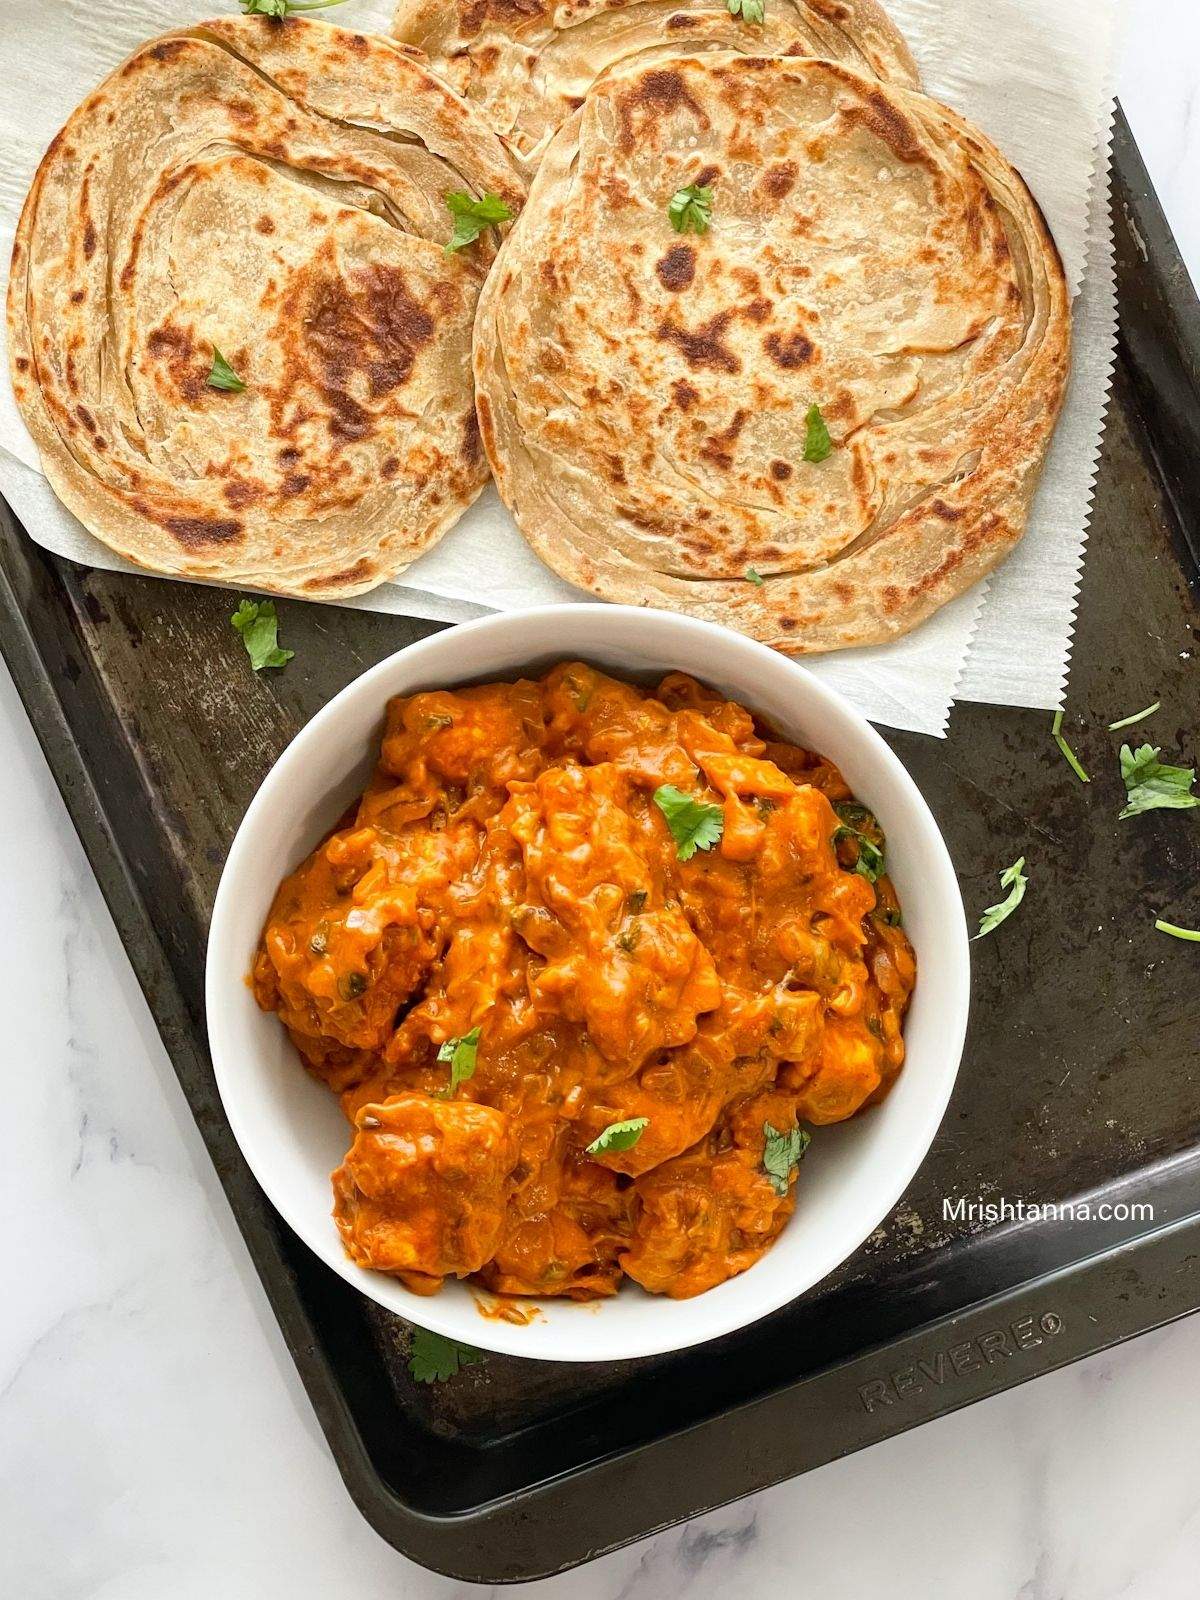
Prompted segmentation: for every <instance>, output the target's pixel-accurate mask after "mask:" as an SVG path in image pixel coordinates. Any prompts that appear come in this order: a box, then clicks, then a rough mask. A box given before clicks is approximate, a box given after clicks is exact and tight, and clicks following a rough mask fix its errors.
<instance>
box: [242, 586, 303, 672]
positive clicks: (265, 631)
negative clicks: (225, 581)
mask: <svg viewBox="0 0 1200 1600" xmlns="http://www.w3.org/2000/svg"><path fill="white" fill-rule="evenodd" d="M229 620H230V622H231V623H232V624H233V626H234V627H235V628H236V629H237V631H238V632H239V633H240V634H241V636H242V643H243V644H244V645H245V646H246V654H247V655H248V656H249V657H250V665H251V666H252V667H253V668H254V670H255V672H261V671H262V669H263V668H264V667H282V666H286V665H287V663H288V662H289V661H290V660H291V659H292V657H293V656H294V655H295V654H296V652H295V651H294V650H283V649H281V648H280V645H279V619H278V617H277V616H276V615H275V602H274V601H273V600H243V601H242V602H241V603H240V604H239V606H238V608H237V610H236V611H235V612H234V614H233V615H232V616H231V617H230V619H229Z"/></svg>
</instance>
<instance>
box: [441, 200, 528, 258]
mask: <svg viewBox="0 0 1200 1600" xmlns="http://www.w3.org/2000/svg"><path fill="white" fill-rule="evenodd" d="M446 204H447V206H448V207H449V208H450V215H451V216H452V217H453V218H454V232H453V234H452V235H451V236H450V243H449V244H448V245H447V246H446V254H447V255H448V256H452V255H453V254H454V252H455V251H456V250H462V249H463V248H464V247H465V246H466V245H469V244H474V243H475V241H476V239H478V237H479V235H480V234H481V233H482V232H483V230H484V229H485V228H493V227H495V225H496V224H497V223H498V222H508V221H509V220H510V219H511V217H512V212H511V211H510V210H509V209H508V207H507V206H506V205H505V203H504V201H503V200H501V198H500V196H499V195H498V194H492V193H490V192H489V193H487V194H485V195H484V197H483V199H482V200H476V198H475V197H474V195H470V194H468V193H467V191H466V190H465V189H455V190H453V191H452V192H451V193H450V194H448V195H447V196H446Z"/></svg>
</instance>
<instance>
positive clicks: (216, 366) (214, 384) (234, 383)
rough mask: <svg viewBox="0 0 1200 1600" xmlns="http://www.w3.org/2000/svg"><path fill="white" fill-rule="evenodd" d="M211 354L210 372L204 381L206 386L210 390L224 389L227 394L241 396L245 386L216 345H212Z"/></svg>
mask: <svg viewBox="0 0 1200 1600" xmlns="http://www.w3.org/2000/svg"><path fill="white" fill-rule="evenodd" d="M212 353H213V358H212V370H211V371H210V373H209V374H208V377H207V378H206V379H205V380H204V381H205V383H207V384H208V387H209V388H210V389H224V390H226V391H227V392H228V393H229V394H241V393H242V391H243V390H244V389H245V387H246V385H245V384H244V383H243V382H242V380H241V379H240V378H239V377H238V375H237V373H236V372H235V371H234V370H233V368H232V367H231V366H230V365H229V363H228V361H226V359H225V357H224V356H223V355H222V354H221V352H220V351H219V350H218V349H217V347H216V345H213V347H212Z"/></svg>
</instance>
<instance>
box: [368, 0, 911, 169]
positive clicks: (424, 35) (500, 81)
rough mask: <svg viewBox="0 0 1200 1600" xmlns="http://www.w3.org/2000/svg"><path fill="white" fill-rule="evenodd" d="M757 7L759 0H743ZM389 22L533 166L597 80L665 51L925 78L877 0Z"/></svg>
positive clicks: (619, 7)
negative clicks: (740, 10) (813, 59)
mask: <svg viewBox="0 0 1200 1600" xmlns="http://www.w3.org/2000/svg"><path fill="white" fill-rule="evenodd" d="M746 8H747V10H750V11H751V14H752V15H753V14H754V12H755V9H756V0H746ZM393 32H394V33H395V35H396V37H397V38H398V39H401V40H403V41H404V43H406V44H410V45H416V46H417V47H418V48H419V49H421V50H423V51H425V53H426V54H427V55H428V56H429V58H430V62H431V64H432V66H433V68H434V70H435V71H436V72H439V73H440V74H441V75H442V76H443V77H445V78H446V79H447V81H448V82H450V83H452V84H453V85H454V87H455V88H456V89H457V90H458V92H459V93H460V94H462V95H465V96H466V98H467V99H468V100H470V101H471V102H472V104H473V105H476V106H478V107H479V109H480V110H481V111H482V112H483V114H484V116H486V118H487V119H488V121H489V122H490V123H491V125H492V127H493V128H494V129H495V130H496V132H497V133H498V134H500V135H501V137H502V138H503V139H504V140H505V141H506V142H507V143H508V145H509V147H510V148H511V149H512V150H513V152H514V153H515V154H516V155H517V156H518V158H519V159H520V160H521V161H522V162H523V163H524V164H525V165H526V166H527V168H529V169H530V170H532V168H534V167H536V165H537V163H538V161H539V160H540V159H541V155H542V152H543V151H544V150H545V148H546V145H547V144H548V143H549V141H550V139H551V138H552V136H553V135H554V134H555V133H556V132H557V131H558V129H559V128H560V127H561V126H562V124H563V123H564V122H565V121H566V120H567V118H568V117H569V116H570V115H571V114H572V112H574V111H575V110H576V109H577V108H578V106H579V105H580V104H581V102H582V100H583V97H584V95H586V94H587V93H588V91H589V90H590V89H591V87H592V85H593V84H594V83H596V82H597V81H598V80H600V79H601V78H603V77H605V76H606V75H607V74H608V73H610V72H612V71H614V70H616V69H618V68H619V69H622V70H623V69H625V68H627V67H629V66H637V67H643V66H650V65H653V64H654V63H655V60H656V59H657V58H665V57H668V56H677V55H698V54H700V53H701V52H702V51H706V50H736V51H739V52H741V53H742V54H745V55H798V56H821V57H823V58H824V59H826V60H828V61H840V62H842V63H843V64H844V65H846V66H849V67H853V68H854V69H855V70H856V71H859V72H865V73H868V74H873V75H875V76H877V77H880V78H887V79H889V80H890V81H892V82H896V83H901V84H905V85H907V86H908V87H910V88H917V87H919V83H918V78H917V68H916V64H915V63H914V61H913V58H912V56H911V54H910V53H909V49H908V46H907V45H906V44H905V42H904V40H903V38H902V37H901V35H900V33H899V32H898V31H897V29H896V28H895V27H893V25H892V23H891V22H890V21H889V20H888V18H887V16H886V15H885V14H884V12H883V11H882V10H881V9H880V7H879V5H878V4H877V3H876V0H767V4H766V6H765V9H764V11H763V16H762V20H761V22H752V21H750V20H747V19H746V18H744V17H742V16H741V15H738V16H733V15H731V14H730V8H729V6H728V5H727V4H726V0H636V3H634V4H626V3H625V0H567V3H565V4H556V3H554V0H400V3H399V6H398V9H397V11H396V20H395V22H394V24H393Z"/></svg>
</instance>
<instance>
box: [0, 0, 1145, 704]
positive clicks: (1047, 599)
mask: <svg viewBox="0 0 1200 1600" xmlns="http://www.w3.org/2000/svg"><path fill="white" fill-rule="evenodd" d="M447 3H450V0H447ZM768 3H769V0H768ZM1120 5H1121V0H890V10H891V11H892V13H893V15H894V17H895V19H896V21H897V22H898V23H899V25H900V26H901V27H902V28H903V29H904V31H905V33H906V34H907V36H908V38H909V41H910V43H911V45H912V47H913V51H914V54H915V55H916V57H917V60H918V62H919V64H920V66H921V70H922V73H923V75H924V79H925V85H926V88H927V90H928V91H929V92H930V93H931V94H933V95H935V96H937V97H938V98H939V99H943V100H945V101H946V102H947V103H949V104H951V105H953V106H954V107H955V108H956V109H958V110H959V111H962V112H963V113H965V114H966V115H967V116H969V117H971V118H972V119H973V120H974V121H976V122H977V123H979V124H980V126H981V127H982V128H983V129H984V130H985V131H986V132H987V133H989V134H990V135H991V136H992V137H993V138H994V139H995V140H996V142H997V143H998V144H999V145H1000V146H1001V148H1002V149H1003V150H1004V151H1005V153H1006V154H1007V155H1008V156H1009V158H1010V159H1011V160H1012V161H1013V162H1014V163H1015V164H1016V165H1017V166H1018V167H1019V168H1020V169H1021V171H1022V172H1023V173H1024V174H1025V177H1026V179H1027V180H1028V182H1029V184H1030V187H1031V189H1032V190H1033V192H1034V194H1035V195H1036V197H1037V199H1038V201H1039V202H1040V204H1041V206H1042V209H1043V210H1044V211H1045V213H1046V216H1047V219H1048V221H1049V223H1050V226H1051V228H1052V230H1053V232H1054V236H1055V238H1056V239H1057V241H1058V246H1059V249H1060V251H1061V252H1062V256H1063V261H1064V264H1065V266H1066V270H1067V276H1068V279H1069V281H1070V284H1071V287H1072V289H1073V290H1074V291H1077V292H1078V293H1079V299H1078V301H1077V307H1076V309H1077V314H1078V325H1077V330H1076V334H1077V339H1076V366H1075V376H1074V379H1073V382H1072V386H1071V391H1070V395H1069V398H1068V403H1067V408H1066V413H1065V415H1064V418H1063V423H1062V426H1061V427H1060V429H1059V433H1058V436H1057V439H1056V442H1055V447H1054V450H1053V453H1052V456H1051V460H1050V462H1049V465H1048V468H1047V472H1046V477H1045V480H1044V482H1043V485H1042V489H1041V492H1040V494H1039V497H1038V500H1037V504H1036V506H1035V508H1034V514H1033V518H1032V521H1031V525H1030V531H1029V533H1028V535H1027V536H1026V538H1025V540H1024V541H1023V543H1022V545H1021V546H1020V547H1019V549H1018V551H1017V552H1016V554H1015V555H1014V556H1013V557H1012V558H1011V559H1010V560H1009V561H1008V562H1007V563H1006V564H1005V566H1004V567H1003V568H1001V569H1000V571H999V572H998V573H996V574H994V575H993V577H992V578H991V579H990V580H989V582H988V583H985V584H981V585H979V586H978V587H977V588H976V589H975V590H974V591H972V592H971V593H970V594H967V595H964V596H963V597H962V598H961V599H959V600H957V601H955V602H954V604H953V605H949V606H946V607H945V608H943V610H942V611H940V612H939V613H938V615H937V616H935V617H933V618H931V619H930V621H929V622H927V623H926V624H924V626H923V627H921V628H919V629H917V630H916V631H915V632H914V633H912V634H910V635H909V636H908V637H907V638H905V639H901V640H898V641H897V642H896V643H894V644H891V645H887V646H885V647H881V648H876V649H865V650H846V651H841V652H839V653H838V654H836V655H830V656H824V657H812V658H806V660H805V664H806V665H808V666H810V667H811V668H812V670H813V671H814V672H816V673H818V674H819V675H820V676H821V677H822V678H823V679H825V680H826V681H827V682H829V683H831V684H832V685H833V686H834V687H835V688H837V689H840V690H841V691H842V693H843V694H845V695H846V696H847V697H848V698H849V699H850V700H851V701H852V702H853V703H854V704H855V705H857V706H858V707H859V709H860V710H861V711H863V712H864V713H865V714H866V715H867V716H869V717H871V718H873V719H874V720H876V721H878V722H885V723H888V724H889V725H891V726H893V727H899V728H909V729H912V730H914V731H916V732H920V733H932V734H942V733H944V732H945V728H946V723H947V720H948V717H949V712H950V708H951V706H952V704H953V702H954V699H955V697H956V696H961V697H963V698H968V699H972V700H985V701H996V702H1000V703H1003V704H1008V705H1026V706H1044V707H1052V706H1056V705H1058V704H1059V702H1060V700H1061V697H1062V693H1063V689H1064V685H1065V680H1066V671H1067V665H1068V662H1069V658H1070V641H1071V634H1072V630H1073V626H1074V607H1075V592H1076V589H1077V587H1078V582H1079V573H1080V569H1081V566H1082V561H1083V548H1084V539H1085V534H1086V527H1087V518H1088V511H1089V508H1090V505H1091V497H1092V486H1093V482H1094V477H1095V466H1096V457H1097V453H1098V449H1099V441H1100V432H1101V427H1102V424H1103V415H1104V409H1105V405H1106V403H1107V394H1108V383H1109V376H1110V373H1111V367H1112V358H1113V349H1114V344H1115V330H1116V317H1115V299H1114V293H1113V286H1112V253H1111V230H1110V227H1109V222H1108V212H1107V204H1106V199H1107V172H1108V145H1109V137H1110V130H1111V120H1112V104H1113V100H1112V95H1113V88H1112V85H1113V63H1114V56H1115V48H1116V42H1117V40H1116V35H1117V28H1118V22H1119V16H1118V13H1119V9H1120ZM237 9H238V8H237V4H236V0H208V4H205V0H56V3H54V4H50V5H48V4H47V3H46V0H2V3H0V81H3V83H4V86H5V93H4V95H3V97H2V98H0V259H3V260H4V261H5V262H7V260H8V256H9V252H10V249H11V245H12V235H13V231H14V229H15V227H16V223H17V218H18V216H19V213H20V207H21V203H22V201H23V199H24V196H25V191H26V189H27V188H28V185H29V182H30V180H31V179H32V177H33V174H34V171H35V169H36V167H37V163H38V161H39V160H40V158H41V154H42V152H43V150H44V149H45V147H46V145H47V144H48V143H49V142H50V140H51V138H52V137H53V136H54V134H55V133H56V132H57V130H58V129H59V127H61V125H62V123H63V122H64V121H65V120H66V118H67V117H68V116H69V115H70V113H71V111H72V110H73V109H74V107H75V105H76V104H77V103H78V102H79V101H80V100H81V99H82V98H83V96H84V95H85V94H86V93H87V91H88V90H89V89H91V88H92V87H93V86H94V85H95V84H96V83H97V82H98V81H99V80H100V79H101V78H102V77H103V76H104V75H105V74H106V73H107V72H109V71H110V70H111V69H112V68H113V67H114V66H115V65H117V63H118V62H120V61H121V60H122V59H123V58H124V57H125V56H127V55H128V54H130V52H131V51H133V50H134V49H136V48H137V46H138V45H139V44H140V43H141V42H142V41H143V40H144V39H147V38H149V37H150V36H151V35H152V34H155V33H158V32H162V31H163V30H164V29H166V28H170V27H178V26H180V25H181V24H185V23H188V22H195V21H200V20H202V19H203V18H204V17H205V16H208V15H211V14H215V13H218V12H236V11H237ZM392 9H393V7H392V4H391V0H347V3H346V4H345V5H343V6H339V7H338V8H337V9H336V10H335V11H332V12H331V13H329V16H328V20H330V21H337V22H339V23H342V24H344V25H345V26H347V27H357V28H363V29H372V28H379V29H383V28H386V26H387V23H388V20H389V17H390V14H391V11H392ZM0 493H3V495H4V496H5V498H6V499H7V500H8V501H9V503H10V505H11V506H12V508H13V510H14V511H15V512H16V514H17V515H18V517H19V518H20V519H21V521H22V522H23V523H24V525H25V527H26V528H27V529H28V531H29V533H30V534H31V535H32V536H33V537H34V538H35V539H37V540H38V542H39V543H41V544H43V545H45V546H46V547H47V548H48V549H50V550H53V551H55V552H56V553H57V554H59V555H62V556H67V557H69V558H70V559H72V560H75V561H79V562H82V563H85V564H87V565H90V566H97V567H105V568H110V569H117V570H122V569H125V570H134V569H132V568H128V569H126V564H125V563H124V562H122V561H121V560H120V559H119V558H118V557H116V556H114V555H113V554H112V553H111V552H110V551H109V550H108V549H107V548H106V547H105V546H104V545H102V544H100V543H99V541H98V540H96V539H93V538H92V537H91V535H90V534H89V533H88V532H87V531H86V530H85V529H84V528H83V527H81V525H80V524H79V523H78V522H77V521H76V520H75V518H74V517H72V516H71V515H70V514H69V513H68V512H67V511H65V510H64V509H63V507H62V506H60V505H59V503H58V501H57V500H56V499H55V498H54V495H53V494H52V493H51V492H50V489H49V486H48V485H47V483H46V481H45V479H44V478H43V477H42V475H41V472H40V471H39V468H38V461H37V451H36V449H35V448H34V445H33V442H32V440H31V439H30V438H29V436H28V434H27V433H26V431H25V428H24V426H23V424H22V422H21V419H20V417H19V415H18V414H17V410H16V407H15V404H14V402H13V399H12V396H11V393H10V392H9V387H8V384H7V383H6V382H3V381H0ZM164 581H166V580H164ZM586 598H590V597H588V596H584V595H581V594H580V593H579V592H578V591H577V590H575V589H573V588H572V587H571V586H570V585H568V584H566V583H564V582H562V580H561V579H559V578H557V577H556V576H555V575H554V574H553V573H552V572H550V571H549V570H548V569H547V568H546V567H544V566H543V565H542V564H541V562H540V561H538V559H537V558H536V556H534V555H533V553H532V552H531V551H530V549H529V548H528V546H527V545H526V544H525V542H524V540H523V539H522V538H521V535H520V534H519V532H518V531H517V529H516V526H515V525H514V523H513V521H512V518H511V517H510V516H509V514H508V512H507V511H506V510H505V509H504V507H503V506H502V505H501V503H500V501H499V499H498V498H497V496H496V494H495V491H494V490H492V489H491V488H489V489H488V491H487V492H486V493H485V494H484V495H483V496H482V498H481V499H480V500H479V501H478V502H477V504H476V505H475V506H474V507H472V509H471V510H470V511H469V512H468V513H467V514H466V515H465V516H464V517H463V519H462V520H461V522H460V523H459V524H458V526H457V527H456V528H454V529H453V530H452V531H451V532H450V533H449V534H448V535H447V536H446V538H445V539H444V540H443V541H442V543H441V544H440V545H439V546H438V547H437V548H436V549H435V550H432V551H431V552H430V553H429V554H428V555H426V556H423V557H422V558H421V560H419V561H417V562H415V563H414V564H413V566H411V567H410V568H409V569H408V571H407V572H406V573H405V574H404V579H403V582H402V583H397V584H385V585H383V586H382V587H381V588H380V589H377V590H375V591H374V592H373V593H371V594H369V595H363V596H360V597H359V598H358V599H356V600H354V601H351V602H349V604H351V605H354V606H359V607H363V608H365V609H368V610H374V611H384V612H391V613H394V614H399V615H409V616H423V617H432V618H436V619H441V620H445V621H462V620H465V619H466V618H468V617H474V616H479V615H481V614H483V613H484V612H486V611H489V610H509V609H512V608H515V607H518V606H527V605H540V604H546V603H548V602H552V601H556V600H572V599H586ZM284 631H285V632H286V617H285V622H284Z"/></svg>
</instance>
